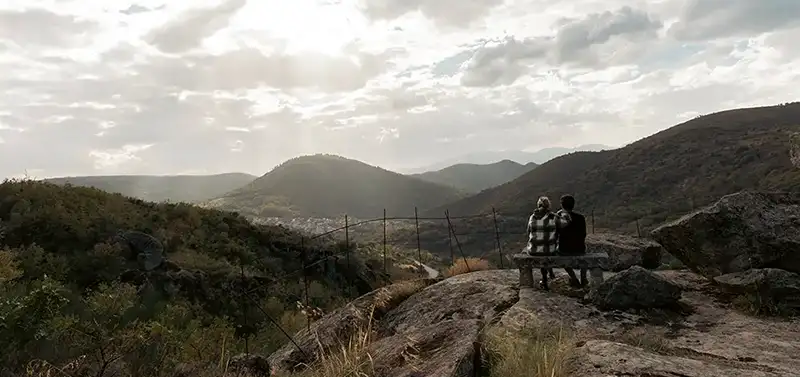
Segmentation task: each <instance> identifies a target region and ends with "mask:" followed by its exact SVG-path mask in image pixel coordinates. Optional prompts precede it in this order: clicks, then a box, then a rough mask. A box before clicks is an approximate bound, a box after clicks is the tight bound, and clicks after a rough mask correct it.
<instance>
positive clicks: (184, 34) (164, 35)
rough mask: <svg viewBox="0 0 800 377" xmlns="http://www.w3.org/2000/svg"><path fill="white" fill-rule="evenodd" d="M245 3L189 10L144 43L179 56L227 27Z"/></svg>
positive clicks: (238, 1) (240, 0) (236, 1)
mask: <svg viewBox="0 0 800 377" xmlns="http://www.w3.org/2000/svg"><path fill="white" fill-rule="evenodd" d="M246 4H247V0H226V1H225V2H223V3H222V4H219V5H217V6H215V7H208V8H199V9H190V10H188V11H185V12H184V13H182V14H181V15H179V16H178V17H177V18H175V19H174V20H171V21H170V22H168V23H167V24H166V25H163V26H161V27H159V28H157V29H156V30H153V31H152V32H151V33H150V34H149V35H148V36H147V40H148V41H149V42H150V43H152V44H153V45H155V46H156V47H158V48H159V49H160V50H161V51H164V52H169V53H181V52H184V51H187V50H190V49H193V48H197V47H199V46H200V43H201V42H202V41H203V39H205V38H207V37H210V36H212V35H213V34H214V33H216V32H217V31H219V30H221V29H223V28H225V27H226V26H228V23H229V22H230V18H231V17H232V16H233V15H234V14H235V13H236V12H238V11H239V10H240V9H242V7H244V6H245V5H246Z"/></svg>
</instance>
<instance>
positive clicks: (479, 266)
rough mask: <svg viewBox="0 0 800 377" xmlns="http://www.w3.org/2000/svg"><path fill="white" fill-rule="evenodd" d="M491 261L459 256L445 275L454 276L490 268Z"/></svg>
mask: <svg viewBox="0 0 800 377" xmlns="http://www.w3.org/2000/svg"><path fill="white" fill-rule="evenodd" d="M489 269H491V267H490V266H489V261H487V260H485V259H480V258H466V259H465V258H459V259H456V261H455V262H454V263H453V265H452V266H450V267H449V268H448V269H447V271H446V272H445V276H447V277H452V276H456V275H461V274H466V273H468V272H475V271H484V270H489Z"/></svg>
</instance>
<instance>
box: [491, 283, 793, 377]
mask: <svg viewBox="0 0 800 377" xmlns="http://www.w3.org/2000/svg"><path fill="white" fill-rule="evenodd" d="M654 274H655V275H658V276H659V277H661V278H663V279H665V280H667V281H669V282H671V283H673V284H675V285H677V286H679V287H681V288H682V289H683V294H682V296H681V300H680V302H681V304H685V305H687V306H689V307H691V308H692V310H691V313H690V314H677V313H673V314H663V313H662V314H659V315H654V314H653V313H645V314H633V313H625V312H617V311H611V312H604V311H599V310H597V309H596V308H595V307H594V306H592V305H590V304H588V303H582V302H581V301H580V300H577V299H572V298H569V297H565V296H561V295H558V294H555V293H554V292H544V291H541V290H537V289H522V290H521V291H520V301H519V302H518V303H517V304H515V305H514V306H513V307H512V308H511V309H509V310H508V311H507V312H506V314H505V315H504V316H503V317H502V319H501V321H500V322H499V323H498V326H509V327H512V328H519V327H521V326H542V325H545V326H547V325H551V326H552V325H557V326H562V325H565V326H566V328H567V330H568V331H571V332H572V333H573V335H574V337H575V339H576V340H577V341H579V342H578V344H583V342H584V341H585V342H586V343H585V344H584V345H583V346H581V347H578V348H577V349H576V350H575V353H574V356H573V357H572V358H571V360H570V363H569V364H570V366H571V367H572V370H571V372H572V373H568V374H567V375H569V376H577V377H584V376H591V377H595V376H596V377H608V376H615V377H617V376H620V377H621V376H638V377H642V376H651V377H653V376H655V377H678V376H689V377H701V376H734V377H737V376H742V377H749V376H781V377H796V376H798V374H797V370H800V359H797V358H796V357H795V356H794V355H798V354H800V321H798V320H797V319H794V320H776V319H765V318H758V317H753V316H750V315H745V314H742V313H739V312H736V311H734V310H731V309H730V305H728V304H727V303H725V302H722V303H720V302H717V301H716V299H715V298H714V294H713V292H714V286H713V285H712V284H711V282H709V280H708V279H706V278H704V277H702V276H698V275H696V274H694V273H692V272H689V271H657V272H654ZM562 327H563V326H562ZM617 342H621V343H627V344H624V345H621V346H620V345H617ZM609 343H611V344H614V345H611V346H610V345H608V344H609ZM592 344H597V346H592ZM648 344H649V346H646V345H648ZM654 348H658V350H655V349H654ZM620 355H622V357H620ZM687 367H689V368H690V370H688V371H687V369H686V368H687ZM691 368H697V369H696V370H694V369H691ZM626 373H628V374H626ZM648 373H649V374H648ZM713 373H721V374H713Z"/></svg>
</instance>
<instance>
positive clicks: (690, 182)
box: [429, 103, 800, 230]
mask: <svg viewBox="0 0 800 377" xmlns="http://www.w3.org/2000/svg"><path fill="white" fill-rule="evenodd" d="M797 131H800V103H791V104H784V105H779V106H769V107H757V108H744V109H736V110H728V111H722V112H718V113H714V114H710V115H706V116H702V117H697V118H695V119H692V120H689V121H687V122H684V123H681V124H679V125H676V126H674V127H671V128H669V129H666V130H664V131H661V132H658V133H656V134H654V135H652V136H650V137H647V138H644V139H641V140H639V141H637V142H635V143H632V144H629V145H627V146H625V147H623V148H620V149H616V150H610V151H602V152H576V153H570V154H568V155H564V156H561V157H557V158H555V159H553V160H551V161H549V162H547V163H544V164H542V165H540V166H538V167H537V168H536V169H534V170H532V171H530V172H529V173H526V174H524V175H522V176H521V177H519V178H517V179H515V180H513V181H511V182H508V183H506V184H503V185H500V186H498V187H495V188H493V189H490V190H486V191H483V192H481V193H479V194H477V195H474V196H471V197H468V198H464V199H461V200H458V201H455V202H453V203H449V204H446V205H444V206H441V207H440V208H437V209H434V210H431V211H429V213H431V214H438V213H441V211H442V210H443V209H444V208H447V209H449V210H450V212H451V214H453V215H464V214H472V213H478V212H488V211H491V208H492V206H494V207H495V208H497V210H498V211H499V212H500V213H502V214H503V215H504V216H510V217H515V216H519V217H524V216H527V215H528V214H529V212H530V211H531V210H532V209H533V208H534V207H535V203H536V199H537V197H538V196H540V195H549V196H550V197H551V199H553V200H554V201H555V200H556V199H557V198H558V197H559V196H560V195H562V194H564V193H572V194H573V195H575V196H576V199H577V201H578V205H577V207H578V210H579V211H583V212H584V213H586V214H587V215H588V214H590V213H591V211H592V209H594V213H595V216H596V221H597V226H598V227H604V228H626V229H628V230H632V229H635V226H636V220H637V219H639V220H640V224H639V225H640V226H641V227H648V226H652V225H655V224H658V223H660V222H663V221H665V220H667V219H669V218H674V217H677V216H679V215H681V214H683V213H685V212H687V211H690V210H691V209H692V208H694V207H697V206H701V205H705V204H709V203H711V202H712V201H715V200H717V199H719V198H720V197H721V196H723V195H725V194H730V193H733V192H737V191H741V190H800V170H799V169H797V168H795V167H794V166H793V165H792V162H791V160H790V141H789V139H790V135H791V134H792V133H793V132H797ZM587 220H588V218H587ZM522 229H524V227H523V228H522Z"/></svg>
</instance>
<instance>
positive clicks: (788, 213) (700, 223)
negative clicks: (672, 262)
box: [652, 192, 800, 278]
mask: <svg viewBox="0 0 800 377" xmlns="http://www.w3.org/2000/svg"><path fill="white" fill-rule="evenodd" d="M652 236H653V238H654V239H655V240H656V241H658V242H659V243H660V244H661V245H662V246H663V247H664V249H665V250H666V251H667V252H668V253H670V254H672V255H673V256H675V257H676V258H678V259H679V260H680V261H681V262H683V263H684V264H685V265H686V266H687V267H688V268H690V269H692V270H694V271H696V272H698V273H700V274H701V275H704V276H706V277H709V278H713V277H715V276H719V275H723V274H728V273H733V272H742V271H746V270H748V269H751V268H781V269H785V270H787V271H791V272H800V193H767V192H740V193H737V194H731V195H726V196H724V197H722V199H720V200H719V201H717V202H716V203H714V204H712V205H710V206H707V207H705V208H702V209H700V210H697V211H695V212H692V213H690V214H688V215H686V216H683V217H681V218H680V219H678V220H675V221H673V222H671V223H668V224H664V225H662V226H660V227H658V228H656V229H654V230H653V231H652Z"/></svg>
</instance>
